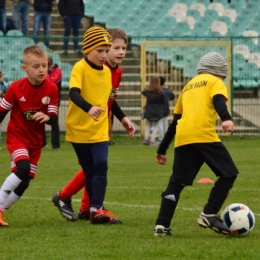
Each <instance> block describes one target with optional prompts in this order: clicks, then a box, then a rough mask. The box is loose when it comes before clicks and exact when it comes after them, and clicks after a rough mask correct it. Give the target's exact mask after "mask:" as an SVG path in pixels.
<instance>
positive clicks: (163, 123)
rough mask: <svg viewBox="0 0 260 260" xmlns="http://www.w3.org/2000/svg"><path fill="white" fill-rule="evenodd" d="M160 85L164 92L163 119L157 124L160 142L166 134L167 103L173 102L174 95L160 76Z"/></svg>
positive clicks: (168, 109) (168, 110)
mask: <svg viewBox="0 0 260 260" xmlns="http://www.w3.org/2000/svg"><path fill="white" fill-rule="evenodd" d="M160 84H161V87H162V89H163V91H164V95H165V97H166V102H165V103H164V104H163V117H162V119H161V120H160V122H159V141H160V142H161V141H162V139H163V137H164V135H165V134H166V131H167V129H168V125H169V124H168V116H169V113H170V108H169V101H170V100H174V98H175V95H174V93H173V92H172V91H171V90H170V89H169V88H167V86H166V85H165V78H164V77H162V76H160Z"/></svg>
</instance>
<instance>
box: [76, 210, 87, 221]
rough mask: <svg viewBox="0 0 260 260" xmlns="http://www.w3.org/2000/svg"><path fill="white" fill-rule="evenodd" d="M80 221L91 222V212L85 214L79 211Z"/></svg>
mask: <svg viewBox="0 0 260 260" xmlns="http://www.w3.org/2000/svg"><path fill="white" fill-rule="evenodd" d="M78 219H81V220H89V219H90V213H89V210H88V211H85V212H81V211H79V212H78Z"/></svg>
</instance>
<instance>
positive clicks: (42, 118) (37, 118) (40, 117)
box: [33, 112, 50, 123]
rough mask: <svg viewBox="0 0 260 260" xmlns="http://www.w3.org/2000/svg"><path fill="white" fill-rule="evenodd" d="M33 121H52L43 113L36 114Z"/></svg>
mask: <svg viewBox="0 0 260 260" xmlns="http://www.w3.org/2000/svg"><path fill="white" fill-rule="evenodd" d="M33 119H34V120H35V121H39V123H45V122H47V121H49V120H50V117H49V116H48V115H46V114H44V113H43V112H36V113H35V114H34V115H33Z"/></svg>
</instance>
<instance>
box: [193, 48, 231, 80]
mask: <svg viewBox="0 0 260 260" xmlns="http://www.w3.org/2000/svg"><path fill="white" fill-rule="evenodd" d="M197 72H198V74H199V73H202V72H208V73H210V74H213V75H216V76H221V77H223V78H225V77H226V76H227V62H226V60H225V59H224V57H223V56H222V55H220V54H219V53H217V52H210V53H207V54H205V55H204V56H202V58H201V59H200V61H199V63H198V66H197Z"/></svg>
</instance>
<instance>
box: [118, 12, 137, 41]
mask: <svg viewBox="0 0 260 260" xmlns="http://www.w3.org/2000/svg"><path fill="white" fill-rule="evenodd" d="M135 27H136V19H135V17H133V16H132V15H128V16H127V17H126V19H125V20H123V21H121V22H120V23H119V24H118V28H120V29H122V30H124V31H125V33H126V35H127V36H128V37H131V36H132V33H133V31H134V29H135Z"/></svg>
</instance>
